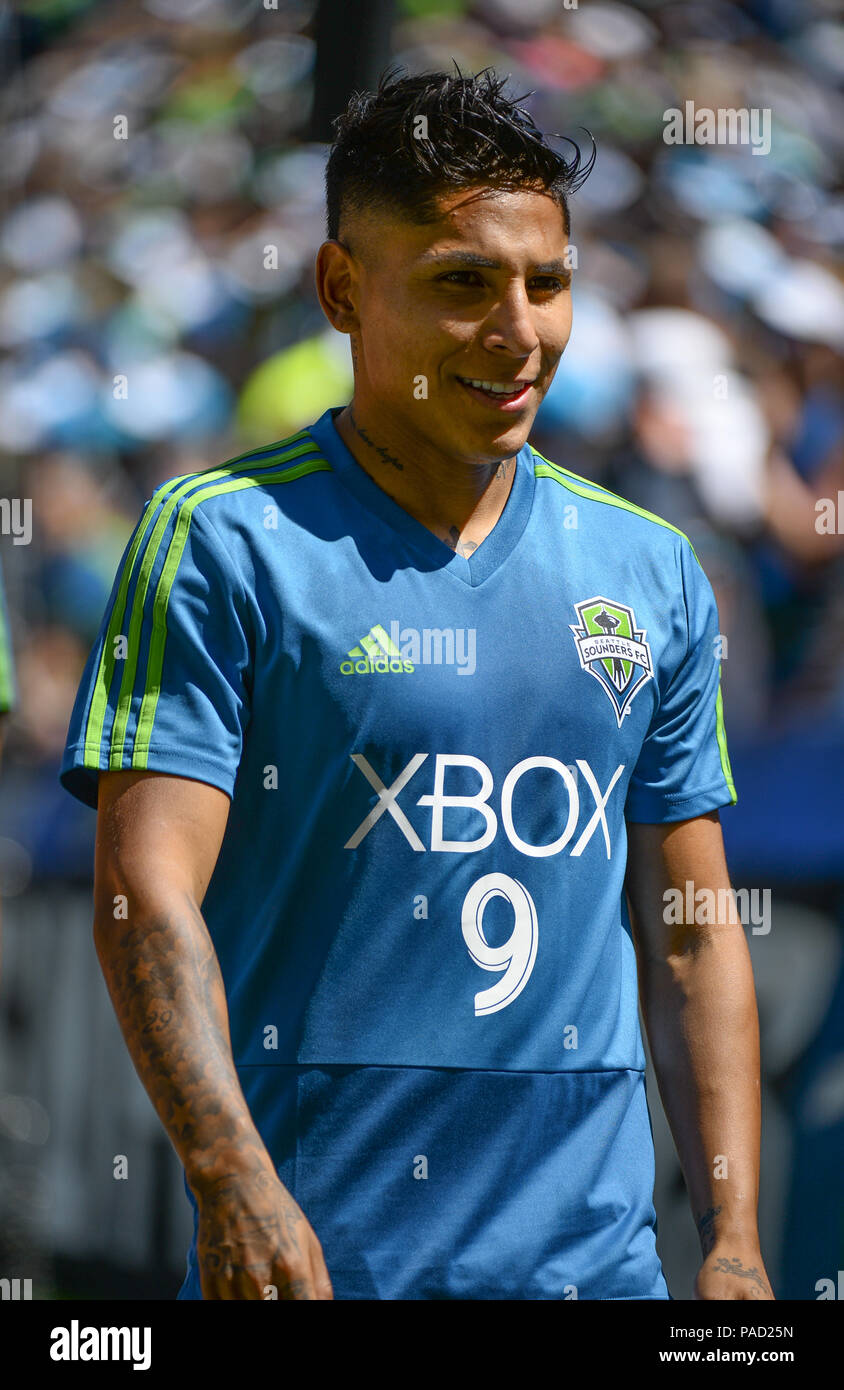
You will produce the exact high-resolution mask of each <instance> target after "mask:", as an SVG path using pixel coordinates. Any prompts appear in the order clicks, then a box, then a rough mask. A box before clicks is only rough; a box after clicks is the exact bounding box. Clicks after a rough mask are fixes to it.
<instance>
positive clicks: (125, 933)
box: [97, 897, 271, 1185]
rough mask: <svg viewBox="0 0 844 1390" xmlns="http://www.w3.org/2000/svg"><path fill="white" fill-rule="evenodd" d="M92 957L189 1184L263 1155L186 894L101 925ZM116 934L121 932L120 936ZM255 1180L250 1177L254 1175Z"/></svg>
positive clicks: (217, 984)
mask: <svg viewBox="0 0 844 1390" xmlns="http://www.w3.org/2000/svg"><path fill="white" fill-rule="evenodd" d="M107 930H108V931H109V932H111V931H112V930H113V931H114V935H113V936H111V935H108V936H107V935H106V934H105V931H104V930H102V929H101V930H100V932H99V933H98V937H97V954H98V956H99V958H100V965H101V968H102V971H103V974H104V976H105V979H106V983H107V985H108V990H109V994H110V996H111V1001H112V1004H113V1006H114V1011H115V1013H116V1014H117V1018H118V1021H119V1023H120V1027H121V1029H122V1032H123V1036H124V1038H125V1040H126V1045H127V1047H128V1049H129V1053H130V1055H131V1057H132V1061H133V1062H134V1065H135V1070H136V1071H137V1073H138V1076H139V1077H140V1079H141V1081H142V1082H143V1084H144V1087H145V1089H146V1091H147V1094H148V1095H149V1098H150V1100H151V1101H152V1103H153V1106H154V1107H155V1110H156V1112H157V1114H158V1117H159V1119H160V1120H161V1123H162V1124H163V1125H164V1128H165V1129H166V1130H167V1133H168V1135H169V1136H170V1140H171V1142H172V1144H173V1146H174V1148H175V1149H176V1152H177V1153H178V1155H179V1157H180V1158H181V1160H182V1163H183V1164H184V1166H185V1169H186V1172H187V1176H188V1181H189V1182H191V1184H192V1185H193V1184H194V1183H201V1182H202V1179H203V1177H207V1178H209V1179H210V1180H211V1181H212V1183H216V1182H217V1181H218V1179H219V1175H220V1174H221V1173H222V1174H226V1172H227V1165H228V1160H229V1159H230V1157H231V1155H232V1154H233V1153H234V1152H236V1153H237V1156H238V1169H239V1171H242V1170H243V1169H244V1167H245V1166H248V1167H249V1169H250V1170H252V1168H253V1167H254V1171H255V1174H256V1175H262V1174H265V1173H267V1172H268V1171H269V1170H270V1167H271V1160H270V1158H269V1155H268V1153H267V1151H266V1148H265V1147H264V1144H263V1142H262V1140H261V1138H260V1135H259V1134H258V1132H257V1130H256V1128H255V1125H254V1122H253V1120H252V1117H251V1115H250V1113H249V1109H248V1107H247V1105H246V1101H245V1099H244V1096H243V1092H242V1090H241V1087H240V1081H239V1079H238V1076H237V1072H236V1070H235V1066H234V1060H233V1057H232V1050H231V1041H230V1038H229V1029H228V1014H227V1009H226V998H225V989H224V985H223V978H222V974H221V972H220V966H219V963H218V961H217V955H216V952H215V951H214V947H213V944H212V942H211V940H210V938H209V936H208V932H207V928H206V926H205V923H204V920H203V918H202V914H201V913H200V911H199V908H198V907H197V905H196V904H195V903H194V902H193V901H192V899H190V898H189V897H186V898H185V901H184V905H183V906H182V905H181V904H178V903H177V904H176V905H175V907H174V908H173V909H172V910H171V911H169V912H168V913H167V914H166V915H164V914H161V913H155V914H148V915H144V916H143V917H142V916H141V914H140V913H138V914H136V920H135V921H134V922H133V921H132V920H131V919H130V920H129V922H127V923H123V924H112V923H111V922H109V923H108V928H107ZM118 932H119V935H118ZM256 1180H257V1177H256Z"/></svg>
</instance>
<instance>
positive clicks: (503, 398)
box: [457, 376, 534, 405]
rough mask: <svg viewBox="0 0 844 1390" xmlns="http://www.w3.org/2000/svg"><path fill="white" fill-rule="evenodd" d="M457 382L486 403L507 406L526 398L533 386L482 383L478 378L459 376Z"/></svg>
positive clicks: (529, 384) (528, 383) (522, 383)
mask: <svg viewBox="0 0 844 1390" xmlns="http://www.w3.org/2000/svg"><path fill="white" fill-rule="evenodd" d="M457 380H458V381H459V382H460V384H461V385H462V386H466V387H468V389H469V390H471V391H472V392H473V393H475V394H476V395H478V396H481V397H484V398H486V399H487V400H488V401H491V402H493V403H494V404H498V405H507V404H512V403H515V402H518V401H520V400H521V399H522V398H523V397H525V396H527V393H528V391H529V390H530V388H531V387H532V386H533V384H534V382H533V381H516V382H512V381H510V382H498V381H483V380H481V378H480V377H466V376H459V377H458V378H457Z"/></svg>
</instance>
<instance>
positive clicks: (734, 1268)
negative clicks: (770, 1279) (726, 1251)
mask: <svg viewBox="0 0 844 1390" xmlns="http://www.w3.org/2000/svg"><path fill="white" fill-rule="evenodd" d="M714 1267H715V1269H717V1270H718V1271H719V1273H721V1274H734V1275H735V1276H736V1278H738V1279H752V1280H753V1286H752V1288H751V1293H752V1295H753V1297H754V1298H760V1297H763V1296H765V1295H770V1292H771V1290H770V1289H769V1288H768V1285H767V1284H766V1283H765V1280H764V1279H763V1278H762V1274H761V1271H760V1270H758V1269H757V1268H756V1266H755V1265H752V1266H751V1267H750V1269H748V1268H747V1266H746V1265H743V1264H742V1262H741V1260H739V1259H736V1258H735V1256H733V1257H732V1258H731V1259H727V1257H726V1255H722V1256H721V1258H720V1259H719V1260H717V1261H716V1262H715V1266H714Z"/></svg>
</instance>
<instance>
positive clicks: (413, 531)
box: [307, 406, 535, 588]
mask: <svg viewBox="0 0 844 1390" xmlns="http://www.w3.org/2000/svg"><path fill="white" fill-rule="evenodd" d="M342 410H343V406H332V407H331V408H330V409H328V410H326V411H325V413H324V414H323V415H321V416H320V418H319V419H318V420H317V422H316V424H313V425H309V426H308V427H307V432H308V434H310V436H311V438H312V439H313V440H314V442H315V443H316V445H317V447H318V449H319V450H320V453H321V454H322V455H323V457H324V458H325V459H326V460H327V461H328V463H330V464H331V467H332V469H333V470H334V472H335V473H336V474H337V476H338V478H339V479H340V481H341V482H342V483H343V484H344V485H345V486H346V487H347V488H348V489H349V491H350V492H352V493H354V495H355V497H357V499H358V501H359V502H362V503H363V505H364V506H365V507H366V508H367V509H368V510H369V511H371V512H374V513H375V515H376V516H378V517H380V518H381V520H382V521H384V522H386V524H387V525H388V526H390V527H392V529H393V530H394V531H397V532H398V533H399V535H400V536H402V537H403V538H404V539H405V540H406V541H407V543H408V544H409V545H412V546H413V547H414V549H416V550H417V551H420V552H421V553H422V554H423V555H424V556H425V557H426V558H427V559H429V560H430V561H431V563H432V566H433V567H435V568H437V569H443V570H447V571H448V572H449V573H451V574H453V575H454V576H455V578H457V579H462V580H463V583H464V584H469V585H470V586H471V587H472V588H476V587H477V586H478V585H479V584H483V582H484V580H485V579H488V578H489V576H490V575H491V574H494V573H495V571H496V570H497V569H498V568H499V567H500V566H501V565H502V564H503V563H504V561H505V560H506V559H507V556H508V555H509V554H510V552H511V551H512V550H513V549H514V547H515V546H516V543H517V542H518V540H519V537H520V536H521V534H522V532H523V531H524V529H525V526H526V525H527V522H528V517H529V516H530V511H531V507H532V505H533V491H534V485H535V477H534V472H533V454H532V453H531V450H530V446H529V445H528V444H525V445H523V447H522V448H521V449H520V450H519V452H518V454H517V455H516V474H515V477H514V478H513V484H512V487H511V488H510V495H509V497H508V498H507V501H506V503H505V505H504V510H503V512H502V513H501V515H500V517H499V518H498V520H497V522H496V523H495V525H494V527H493V528H492V530H491V531H490V533H489V535H488V536H487V537H486V538H485V539H484V540H483V541H481V544H480V545H479V546H478V548H477V550H473V551H472V554H471V555H461V554H459V553H458V551H456V550H452V549H451V547H450V546H449V545H446V543H445V541H441V540H440V539H439V537H438V536H435V535H434V533H433V531H429V530H428V527H427V526H424V525H423V524H422V522H421V521H418V520H417V519H416V517H415V516H411V514H410V512H406V511H405V509H404V507H400V506H399V504H398V502H395V501H394V500H393V498H392V497H390V496H389V494H388V493H386V492H385V491H384V489H383V488H380V487H379V486H378V484H377V483H376V482H375V481H374V480H373V479H372V478H370V476H369V474H368V473H367V472H366V469H365V468H361V466H360V464H359V463H358V461H357V459H356V458H355V456H354V454H352V452H351V450H350V449H349V448H348V447H347V446H346V443H345V441H344V440H343V439H342V438H341V436H340V435H339V434H338V432H337V427H336V425H335V424H334V416H335V415H339V414H340V412H341V411H342Z"/></svg>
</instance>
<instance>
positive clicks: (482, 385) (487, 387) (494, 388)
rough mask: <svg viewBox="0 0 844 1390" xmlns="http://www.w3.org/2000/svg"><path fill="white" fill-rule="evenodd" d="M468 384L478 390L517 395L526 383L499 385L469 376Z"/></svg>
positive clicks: (500, 394)
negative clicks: (474, 379)
mask: <svg viewBox="0 0 844 1390" xmlns="http://www.w3.org/2000/svg"><path fill="white" fill-rule="evenodd" d="M468 384H469V385H470V386H476V387H477V388H478V389H479V390H480V391H491V392H492V393H493V395H496V396H517V395H518V394H519V392H520V391H523V390H524V388H525V386H526V385H527V383H526V382H522V383H521V385H520V386H515V387H514V386H499V385H497V384H496V383H495V382H494V381H473V380H472V379H471V378H469V379H468Z"/></svg>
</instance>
